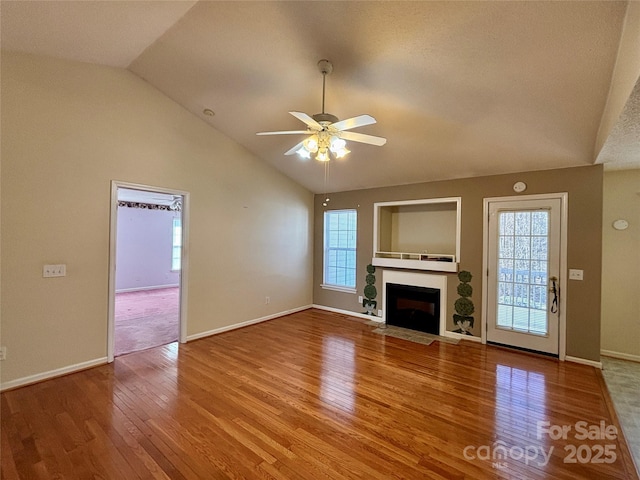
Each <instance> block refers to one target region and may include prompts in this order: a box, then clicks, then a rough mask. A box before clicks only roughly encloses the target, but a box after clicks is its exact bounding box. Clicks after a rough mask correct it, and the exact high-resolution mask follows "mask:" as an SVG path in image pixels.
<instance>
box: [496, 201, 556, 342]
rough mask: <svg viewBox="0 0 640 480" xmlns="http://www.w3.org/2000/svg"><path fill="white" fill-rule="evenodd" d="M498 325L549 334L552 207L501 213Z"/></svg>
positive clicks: (510, 328) (504, 327)
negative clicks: (549, 253) (548, 297)
mask: <svg viewBox="0 0 640 480" xmlns="http://www.w3.org/2000/svg"><path fill="white" fill-rule="evenodd" d="M498 235H499V238H498V259H497V260H498V315H497V322H496V324H497V327H498V328H501V329H505V330H512V331H517V332H523V333H529V334H534V335H547V333H548V321H547V320H548V319H547V270H548V260H547V259H548V245H549V241H548V235H549V211H548V210H536V211H526V210H525V211H517V212H505V211H502V212H499V213H498Z"/></svg>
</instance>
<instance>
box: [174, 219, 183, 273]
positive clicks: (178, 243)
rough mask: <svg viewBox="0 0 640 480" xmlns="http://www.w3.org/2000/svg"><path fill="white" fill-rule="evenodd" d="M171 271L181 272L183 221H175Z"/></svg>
mask: <svg viewBox="0 0 640 480" xmlns="http://www.w3.org/2000/svg"><path fill="white" fill-rule="evenodd" d="M171 245H172V248H171V270H172V271H178V270H180V257H181V253H182V219H181V218H174V219H173V233H172V237H171Z"/></svg>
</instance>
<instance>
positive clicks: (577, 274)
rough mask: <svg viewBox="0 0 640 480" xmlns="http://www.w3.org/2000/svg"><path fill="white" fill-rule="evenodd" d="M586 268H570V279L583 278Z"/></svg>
mask: <svg viewBox="0 0 640 480" xmlns="http://www.w3.org/2000/svg"><path fill="white" fill-rule="evenodd" d="M583 275H584V270H576V269H574V268H570V269H569V280H582V279H583Z"/></svg>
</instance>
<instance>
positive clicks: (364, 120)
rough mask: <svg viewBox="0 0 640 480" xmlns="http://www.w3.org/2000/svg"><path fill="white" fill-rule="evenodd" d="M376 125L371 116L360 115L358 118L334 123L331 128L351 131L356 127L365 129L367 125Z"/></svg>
mask: <svg viewBox="0 0 640 480" xmlns="http://www.w3.org/2000/svg"><path fill="white" fill-rule="evenodd" d="M374 123H376V119H375V118H373V117H372V116H371V115H358V116H357V117H352V118H347V119H345V120H340V121H339V122H336V123H332V124H331V127H332V128H335V129H336V130H340V131H343V130H351V129H352V128H356V127H364V126H365V125H373V124H374Z"/></svg>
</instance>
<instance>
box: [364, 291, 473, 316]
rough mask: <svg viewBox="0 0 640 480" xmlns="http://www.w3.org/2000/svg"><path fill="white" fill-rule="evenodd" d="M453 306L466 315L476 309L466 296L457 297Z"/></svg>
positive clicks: (459, 312)
mask: <svg viewBox="0 0 640 480" xmlns="http://www.w3.org/2000/svg"><path fill="white" fill-rule="evenodd" d="M365 288H366V287H365ZM453 306H454V307H455V309H456V312H458V314H459V315H463V316H465V317H467V316H469V315H471V314H472V313H473V312H474V311H475V308H474V306H473V302H472V301H471V300H469V299H468V298H465V297H462V298H459V299H457V300H456V301H455V303H454V304H453Z"/></svg>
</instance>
